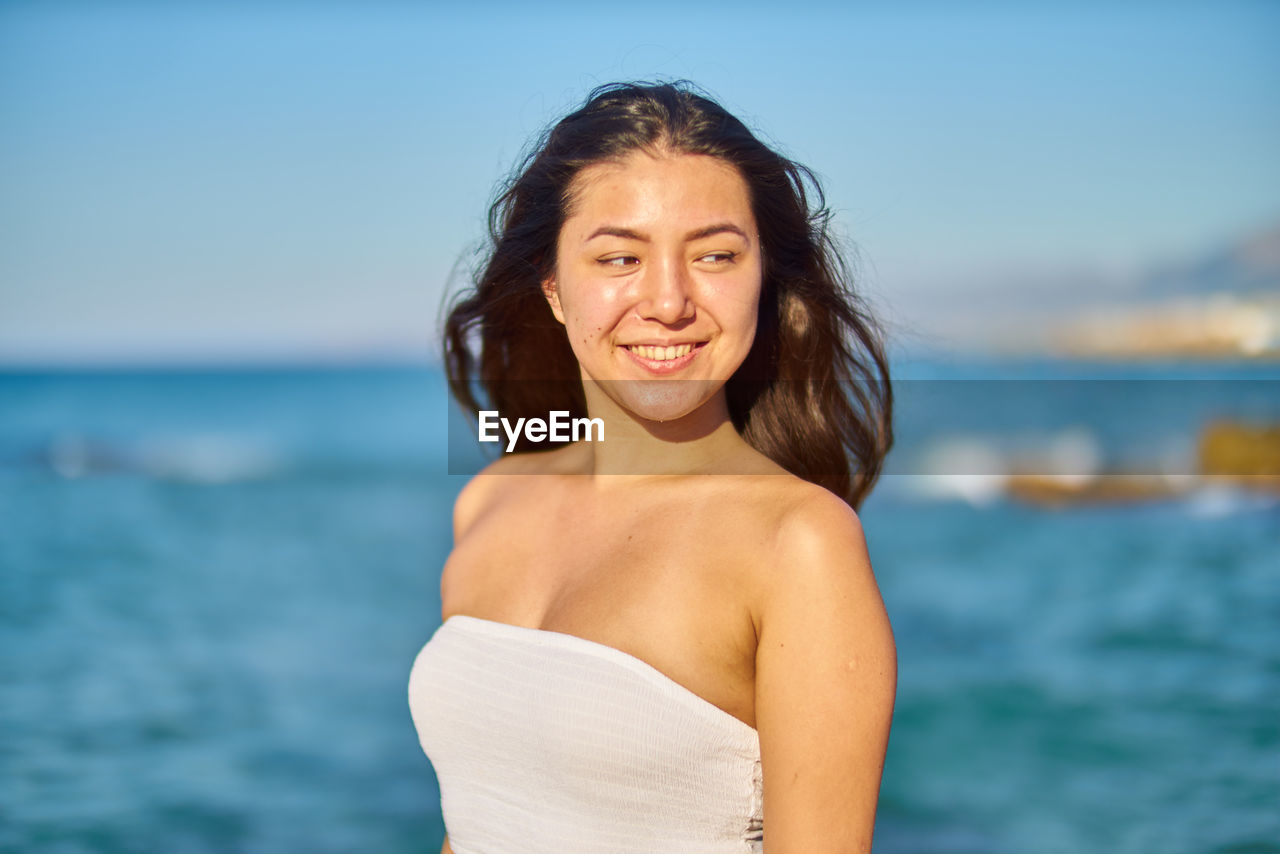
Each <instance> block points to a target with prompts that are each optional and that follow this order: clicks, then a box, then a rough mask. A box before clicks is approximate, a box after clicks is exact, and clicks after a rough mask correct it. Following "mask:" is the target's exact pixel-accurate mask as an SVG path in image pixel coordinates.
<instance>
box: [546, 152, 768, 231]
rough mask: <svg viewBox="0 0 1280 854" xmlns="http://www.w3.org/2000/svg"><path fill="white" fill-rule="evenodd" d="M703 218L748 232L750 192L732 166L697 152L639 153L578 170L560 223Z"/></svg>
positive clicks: (751, 226) (653, 222)
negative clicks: (730, 222)
mask: <svg viewBox="0 0 1280 854" xmlns="http://www.w3.org/2000/svg"><path fill="white" fill-rule="evenodd" d="M708 218H710V219H717V218H718V219H724V218H728V219H731V220H742V222H740V223H738V224H739V225H740V226H741V227H742V228H744V230H750V231H754V225H755V223H754V218H753V216H752V211H751V197H750V191H749V189H748V187H747V184H746V181H745V180H743V178H742V175H741V174H740V173H739V172H738V170H737V168H736V167H734V166H733V165H732V164H730V163H727V162H726V161H724V160H721V159H719V158H716V157H710V156H707V155H703V154H658V155H654V154H650V153H648V152H644V151H637V152H632V153H631V154H629V155H627V156H626V157H624V158H622V159H620V160H609V161H602V162H600V163H594V164H592V165H590V166H587V167H585V168H584V169H582V170H581V171H580V172H579V173H578V175H577V176H576V177H575V178H574V180H573V183H572V184H571V185H570V193H569V205H568V210H567V211H566V220H569V219H591V220H596V219H619V220H626V221H628V222H630V223H632V224H639V223H649V224H651V225H654V226H658V225H662V224H665V223H667V222H669V221H671V220H673V219H675V220H679V221H680V222H681V223H682V224H687V223H688V222H689V221H696V220H702V219H708ZM619 224H627V223H619Z"/></svg>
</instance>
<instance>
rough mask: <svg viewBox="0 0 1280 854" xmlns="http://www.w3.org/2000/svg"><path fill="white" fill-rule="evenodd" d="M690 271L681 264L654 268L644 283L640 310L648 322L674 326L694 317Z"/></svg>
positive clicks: (661, 265)
mask: <svg viewBox="0 0 1280 854" xmlns="http://www.w3.org/2000/svg"><path fill="white" fill-rule="evenodd" d="M691 285H692V282H691V281H690V278H689V271H688V270H687V269H685V266H684V264H682V263H681V262H680V261H678V260H668V261H664V262H661V263H657V264H652V265H650V267H649V269H648V270H646V271H645V274H644V276H643V277H642V281H641V283H640V288H641V293H640V301H639V304H638V305H637V309H638V311H639V312H640V314H641V316H642V317H644V318H645V319H646V320H656V321H658V322H660V323H666V324H668V325H669V324H673V323H677V322H679V321H681V320H687V319H688V318H690V317H692V316H693V300H692V299H691V297H690V289H691Z"/></svg>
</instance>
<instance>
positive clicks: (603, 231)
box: [587, 225, 649, 243]
mask: <svg viewBox="0 0 1280 854" xmlns="http://www.w3.org/2000/svg"><path fill="white" fill-rule="evenodd" d="M597 237H621V238H624V239H626V240H641V241H644V242H646V243H647V242H648V240H649V236H648V235H646V234H641V233H640V232H638V231H632V230H631V229H629V228H619V227H618V226H616V225H602V226H600V227H599V228H597V229H596V230H595V231H593V232H591V236H590V237H588V238H587V240H595V239H596V238H597Z"/></svg>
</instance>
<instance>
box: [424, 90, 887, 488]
mask: <svg viewBox="0 0 1280 854" xmlns="http://www.w3.org/2000/svg"><path fill="white" fill-rule="evenodd" d="M638 150H646V151H653V152H657V151H669V152H673V153H681V154H702V155H709V156H711V157H717V158H719V159H721V160H723V161H725V162H726V163H730V164H732V165H733V166H734V167H736V168H737V170H738V171H739V173H741V175H742V177H743V179H744V180H745V181H746V183H747V186H748V188H749V190H750V193H751V205H752V210H753V213H754V214H755V219H756V224H757V227H758V228H759V229H760V242H761V246H762V250H763V257H764V270H763V288H762V291H761V297H760V306H759V319H758V323H757V330H756V336H755V341H754V343H753V344H752V347H751V350H750V352H749V353H748V354H747V358H746V360H745V361H744V362H743V364H742V366H741V367H740V368H739V369H738V371H737V372H736V373H735V374H734V375H733V377H731V378H730V379H729V381H728V383H727V385H726V387H725V392H726V397H727V400H728V404H729V413H730V417H731V418H732V420H733V423H734V426H735V427H736V428H737V429H738V432H739V433H740V434H741V435H742V437H743V438H744V439H745V440H746V441H747V442H748V443H750V444H751V445H752V446H753V447H754V448H756V449H757V450H759V451H761V452H762V453H764V454H765V455H766V456H768V457H769V458H771V459H772V460H774V461H775V462H777V463H778V464H779V465H781V466H782V467H784V468H785V469H787V470H788V471H790V472H792V473H793V474H795V475H797V476H799V477H802V478H804V479H806V480H809V481H812V482H813V483H817V484H820V485H821V486H824V487H826V488H827V489H829V490H831V491H832V492H834V493H836V494H837V495H839V496H840V497H842V498H843V499H844V500H845V501H847V502H848V503H849V504H850V506H852V507H854V508H855V509H856V508H857V507H859V506H860V505H861V503H862V501H863V499H864V498H866V496H867V494H868V493H869V492H870V491H871V487H872V486H873V485H874V484H875V481H876V479H877V478H878V477H879V475H880V470H881V466H882V464H883V462H884V458H885V455H886V454H888V452H889V448H890V447H891V446H892V444H893V428H892V410H893V392H892V387H891V385H890V381H889V363H888V358H887V356H886V354H885V345H884V334H883V331H882V329H881V328H880V326H879V325H878V323H877V322H876V321H875V319H874V318H873V317H872V315H871V314H870V312H869V311H868V310H867V309H866V307H865V304H864V303H863V301H862V299H861V298H860V297H858V295H857V294H856V293H855V292H854V291H853V288H852V283H851V277H850V273H849V269H848V267H847V265H846V263H845V261H844V259H843V258H842V256H841V253H840V252H839V251H838V249H837V247H836V245H835V244H834V242H833V241H832V238H831V236H830V234H829V231H828V224H829V221H830V216H831V215H830V212H829V211H828V210H827V208H826V204H825V200H824V198H823V195H822V189H821V187H820V186H819V184H818V181H817V179H816V177H815V176H814V174H813V173H812V172H811V171H810V170H809V169H807V168H806V167H804V166H802V165H800V164H798V163H793V162H792V161H790V160H788V159H787V158H785V157H782V156H781V155H779V154H777V153H776V152H774V151H773V150H772V149H770V148H769V147H768V146H766V145H765V144H764V143H762V142H760V140H758V139H757V138H756V137H755V136H754V135H753V134H752V133H751V131H750V130H748V129H747V127H746V126H745V125H744V124H743V123H742V122H740V121H739V120H738V119H736V118H735V117H734V116H732V115H730V114H729V113H728V112H727V111H726V110H725V109H724V108H723V107H721V106H720V105H719V104H717V103H716V102H715V101H713V100H711V99H710V98H709V97H707V96H705V95H703V94H700V93H699V92H698V91H696V90H695V89H694V87H693V86H692V85H691V84H688V83H684V82H679V83H657V84H647V83H614V84H609V85H606V86H601V87H599V88H597V89H596V90H595V91H593V92H592V93H591V94H590V96H588V98H587V100H586V103H585V104H584V105H583V106H582V107H581V108H580V109H578V110H576V111H574V112H573V113H570V114H569V115H568V116H566V117H565V118H563V119H561V120H560V121H559V122H558V123H556V124H555V125H554V126H552V127H551V128H550V129H549V130H548V131H547V132H546V133H545V134H544V135H543V136H542V137H541V138H540V139H539V140H538V141H537V144H536V145H535V146H534V147H533V149H532V150H531V151H530V153H529V154H528V155H527V156H526V157H525V159H524V162H523V163H522V164H521V165H520V167H519V168H518V169H517V170H516V172H515V174H514V177H513V178H512V179H511V180H510V181H509V182H508V183H507V184H506V185H505V187H504V190H503V192H502V194H501V195H500V196H499V197H498V199H497V200H496V201H495V202H494V203H493V206H492V207H491V208H490V210H489V235H490V239H491V246H490V249H489V252H488V254H487V263H486V264H485V265H484V267H483V270H482V271H481V272H480V273H479V275H478V276H476V278H475V285H474V287H473V288H470V289H468V290H467V291H466V292H464V293H462V294H460V295H459V296H458V297H457V298H455V300H454V302H453V304H452V307H451V309H450V311H449V314H448V317H447V319H446V321H445V328H444V364H445V370H446V372H447V374H448V377H449V385H450V388H451V390H452V392H453V394H454V396H455V397H456V398H457V399H458V401H459V402H460V403H461V404H462V405H463V407H464V408H466V409H467V410H469V411H470V412H473V413H474V412H475V411H476V410H478V409H481V408H486V407H481V406H480V404H479V402H478V401H477V399H476V388H475V385H474V384H475V383H477V382H478V384H479V385H480V386H481V387H482V388H483V390H484V393H485V394H486V396H487V397H488V405H487V408H491V409H497V410H498V411H499V412H501V413H502V414H503V416H504V417H508V418H518V417H545V416H546V414H547V413H548V412H550V411H553V410H567V411H569V412H570V413H571V417H581V416H584V415H586V402H585V399H584V396H583V392H582V385H581V382H580V378H579V371H578V363H577V360H576V358H575V357H574V354H573V351H572V350H571V349H570V347H569V340H568V337H567V335H566V334H565V331H564V327H562V326H561V325H560V324H559V322H557V321H556V319H555V318H554V317H553V316H552V314H551V309H550V307H549V306H548V305H547V302H546V299H545V297H544V295H543V292H542V290H541V283H542V282H543V281H544V280H545V279H546V278H548V277H549V276H550V275H551V273H552V272H553V270H554V267H555V263H556V257H555V255H556V242H557V239H558V237H559V234H560V227H561V225H562V224H563V223H564V221H565V218H566V212H567V207H568V204H569V201H570V199H569V192H570V185H571V184H572V182H573V179H574V178H575V177H576V176H577V175H578V173H579V172H580V171H581V170H582V169H584V168H585V167H587V166H590V165H592V164H595V163H599V162H601V161H608V160H617V159H621V158H622V157H624V156H625V155H627V154H629V153H631V152H634V151H638ZM475 337H478V338H479V341H478V344H479V355H478V357H477V355H476V353H475V352H474V350H473V344H474V343H476V342H473V340H472V339H473V338H475ZM534 447H541V446H529V445H525V446H524V447H521V446H517V450H533V449H534Z"/></svg>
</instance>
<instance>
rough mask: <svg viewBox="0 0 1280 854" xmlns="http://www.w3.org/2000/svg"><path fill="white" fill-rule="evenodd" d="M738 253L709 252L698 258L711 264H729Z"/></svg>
mask: <svg viewBox="0 0 1280 854" xmlns="http://www.w3.org/2000/svg"><path fill="white" fill-rule="evenodd" d="M737 254H738V253H736V252H708V253H707V254H706V255H703V256H702V257H701V258H699V259H698V260H699V261H706V262H707V263H709V264H728V263H729V262H730V261H732V260H733V259H734V258H735V257H737Z"/></svg>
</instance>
